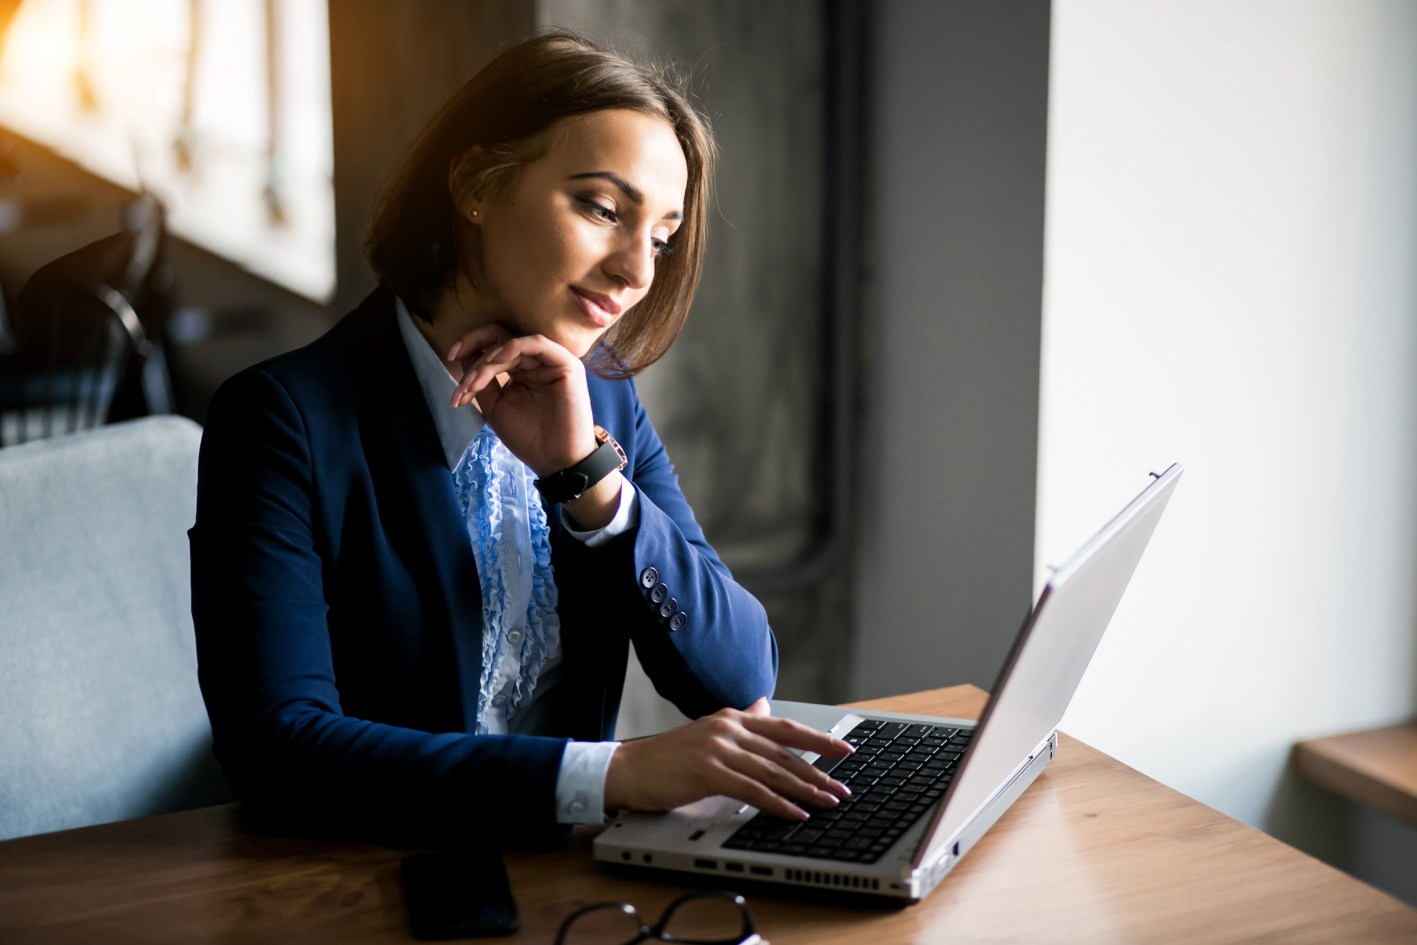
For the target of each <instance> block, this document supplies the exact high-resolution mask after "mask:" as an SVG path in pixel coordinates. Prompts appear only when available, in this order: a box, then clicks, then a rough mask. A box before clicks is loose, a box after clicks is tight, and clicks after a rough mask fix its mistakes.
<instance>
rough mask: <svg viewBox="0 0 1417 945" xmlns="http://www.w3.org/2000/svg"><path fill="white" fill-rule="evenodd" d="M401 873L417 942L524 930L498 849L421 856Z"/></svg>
mask: <svg viewBox="0 0 1417 945" xmlns="http://www.w3.org/2000/svg"><path fill="white" fill-rule="evenodd" d="M399 872H400V874H401V875H402V876H403V892H404V898H405V899H407V900H408V922H409V925H411V926H412V927H413V935H414V937H415V938H423V939H438V938H473V937H476V936H484V935H510V934H511V933H512V932H515V931H516V930H517V929H519V928H521V925H522V920H521V919H520V918H519V917H518V916H517V902H516V900H515V899H513V898H512V887H511V884H510V883H508V882H507V869H506V867H505V866H503V865H502V854H501V853H499V852H497V851H496V850H458V851H449V852H442V853H415V854H413V855H412V856H406V857H404V859H403V864H402V866H401V867H400V870H399Z"/></svg>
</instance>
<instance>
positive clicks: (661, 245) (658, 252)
mask: <svg viewBox="0 0 1417 945" xmlns="http://www.w3.org/2000/svg"><path fill="white" fill-rule="evenodd" d="M650 244H651V245H652V246H654V258H655V259H667V258H668V257H670V256H673V255H674V247H673V246H670V245H669V244H668V243H666V242H665V241H664V240H650Z"/></svg>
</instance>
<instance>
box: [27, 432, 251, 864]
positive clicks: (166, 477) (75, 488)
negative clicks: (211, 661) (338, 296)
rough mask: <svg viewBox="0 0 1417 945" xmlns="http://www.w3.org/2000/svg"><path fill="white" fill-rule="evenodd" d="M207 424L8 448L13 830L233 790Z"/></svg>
mask: <svg viewBox="0 0 1417 945" xmlns="http://www.w3.org/2000/svg"><path fill="white" fill-rule="evenodd" d="M200 442H201V428H199V427H198V426H197V425H196V424H194V423H192V422H191V421H188V420H184V419H180V418H177V417H154V418H149V419H145V420H137V421H133V422H130V423H121V424H115V425H113V426H108V427H102V428H100V429H97V430H92V431H89V432H85V433H78V434H74V435H72V436H64V437H59V438H56V439H51V440H41V441H38V442H35V443H29V444H25V445H23V446H15V447H10V448H8V449H3V450H0V838H6V837H15V836H23V835H27V834H32V833H42V832H47V831H51V830H63V829H67V828H70V827H80V826H85V825H88V824H95V823H104V822H107V821H113V820H124V819H127V818H130V817H142V816H147V815H150V814H157V813H164V812H167V811H172V810H179V809H182V808H184V807H194V806H201V805H202V804H204V803H206V804H213V803H220V802H222V801H225V800H230V799H231V795H230V791H229V789H228V788H227V787H226V784H225V781H224V780H223V779H222V777H221V774H220V769H219V768H218V767H217V765H216V762H215V760H214V759H213V758H212V756H211V728H210V725H209V724H208V721H207V714H206V709H205V706H204V705H203V703H202V696H201V691H200V689H199V688H198V685H197V657H196V644H195V640H194V636H193V631H192V616H191V589H190V581H189V577H188V575H189V563H188V551H187V536H186V531H187V529H188V528H190V527H191V525H192V521H193V519H194V517H195V510H196V491H197V451H198V446H199V444H200Z"/></svg>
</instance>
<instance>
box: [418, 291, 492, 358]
mask: <svg viewBox="0 0 1417 945" xmlns="http://www.w3.org/2000/svg"><path fill="white" fill-rule="evenodd" d="M428 314H429V315H430V316H431V317H432V319H433V323H432V324H431V325H430V324H429V323H428V322H425V321H424V320H423V319H421V318H415V319H414V320H413V324H414V325H416V326H418V331H419V333H420V334H422V335H423V337H424V338H426V339H427V340H428V344H429V346H431V347H432V348H433V351H434V352H435V353H436V354H437V355H438V357H439V358H442V359H443V364H444V365H445V366H446V367H447V369H448V373H450V374H452V375H453V378H454V380H459V381H460V380H462V362H461V361H448V360H447V355H448V350H449V349H450V348H452V346H453V343H454V342H456V341H457V340H458V339H459V338H461V337H462V336H463V335H466V334H467V333H468V332H470V331H473V330H475V329H478V328H481V327H482V326H483V325H490V324H491V323H492V322H495V321H499V320H500V319H499V318H498V316H499V315H500V314H501V313H500V311H499V310H498V307H497V306H496V304H495V303H494V302H493V301H492V300H491V299H489V298H487V297H486V296H483V295H481V294H479V293H477V292H474V291H473V289H472V287H471V286H470V285H468V284H467V281H466V280H465V279H464V278H463V276H462V273H458V277H457V282H456V283H455V284H454V285H452V286H449V287H447V288H445V289H443V290H442V291H441V292H440V293H438V297H437V298H436V299H435V300H434V301H433V304H432V305H431V306H430V307H429V312H428Z"/></svg>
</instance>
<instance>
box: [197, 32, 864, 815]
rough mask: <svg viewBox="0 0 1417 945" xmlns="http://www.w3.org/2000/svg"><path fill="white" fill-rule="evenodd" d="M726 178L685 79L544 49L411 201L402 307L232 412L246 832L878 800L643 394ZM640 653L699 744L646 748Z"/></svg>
mask: <svg viewBox="0 0 1417 945" xmlns="http://www.w3.org/2000/svg"><path fill="white" fill-rule="evenodd" d="M711 156H712V142H711V139H710V137H709V133H708V130H707V128H706V126H705V125H704V123H703V121H702V120H701V119H700V118H699V116H698V115H696V114H695V112H694V110H693V109H692V108H691V107H690V106H689V105H688V103H687V102H686V101H685V99H684V98H683V97H682V96H681V95H680V94H679V93H677V92H676V91H675V90H674V89H672V88H671V87H670V86H669V85H668V84H666V82H665V81H663V80H662V79H661V78H659V77H657V76H655V75H652V74H650V73H647V72H645V71H643V70H640V69H638V68H636V67H635V66H633V65H631V64H629V63H627V62H625V61H624V60H622V59H620V58H618V57H616V56H613V55H611V54H609V53H606V52H604V51H602V50H599V49H598V48H596V47H594V46H592V45H590V44H588V43H586V42H584V41H582V40H580V39H578V38H575V37H572V36H567V35H553V36H545V37H540V38H536V39H532V40H529V41H527V42H524V43H522V44H520V45H518V46H516V47H513V48H511V49H509V50H508V51H506V52H505V53H503V54H502V55H501V56H499V57H498V58H497V59H496V60H495V61H494V62H492V63H491V64H490V65H488V66H487V67H486V68H485V69H483V70H482V71H481V72H480V73H478V74H477V75H476V76H474V77H473V78H472V79H471V80H470V81H469V82H468V83H467V84H466V85H465V86H464V87H463V88H462V89H461V90H459V91H458V92H457V93H456V94H455V95H454V96H453V98H452V99H451V100H450V101H449V102H448V103H447V105H446V106H445V107H444V108H443V109H442V111H441V112H440V113H439V114H438V115H437V116H436V117H435V118H434V119H433V120H432V122H431V123H430V124H429V126H428V127H427V128H426V129H425V131H424V132H423V133H422V135H420V137H419V138H418V140H417V141H416V142H415V144H414V145H413V147H412V148H411V150H410V151H409V153H408V154H407V155H406V156H405V158H404V159H403V161H402V163H401V164H400V166H399V167H398V168H397V169H396V171H395V173H394V174H393V175H392V176H391V178H390V180H389V182H388V183H387V184H386V186H385V188H384V190H383V192H382V194H381V198H380V201H379V204H378V206H377V208H376V211H375V214H374V218H373V224H372V226H371V230H370V235H369V238H368V244H367V245H368V255H369V260H370V262H371V264H372V265H373V267H374V270H375V272H377V273H378V275H379V277H380V280H381V285H380V287H379V288H378V289H377V290H376V291H375V292H374V293H373V294H372V295H370V296H369V297H368V298H367V299H365V301H364V302H363V303H362V304H361V305H360V306H359V307H358V308H357V309H356V310H355V311H353V312H352V313H350V314H349V315H348V316H346V317H345V318H344V319H343V320H341V322H340V323H339V324H338V325H337V326H336V327H335V328H334V329H333V330H331V331H330V332H329V333H328V334H327V335H325V336H324V337H323V338H321V339H320V340H318V341H316V342H315V343H314V344H312V345H310V346H309V347H307V348H304V349H301V350H299V351H295V352H292V353H290V354H287V355H284V356H282V357H279V358H276V359H274V360H272V361H268V362H266V363H264V364H262V365H258V366H257V367H255V368H252V369H250V370H248V371H245V372H243V373H241V374H239V375H237V376H236V377H234V378H232V379H231V380H230V381H228V382H227V383H226V384H225V385H223V386H222V388H221V390H219V391H218V393H217V395H216V397H215V398H214V399H213V401H212V405H211V408H210V411H209V419H208V426H207V430H206V434H205V436H204V438H203V443H202V456H201V466H200V472H199V488H198V502H197V522H196V525H195V527H194V528H193V529H192V532H191V546H192V593H193V616H194V618H195V621H196V628H197V643H198V657H199V664H200V666H199V671H200V678H201V683H202V691H203V694H204V696H205V698H206V701H207V708H208V712H209V714H210V716H211V720H212V728H213V733H214V736H215V750H216V752H217V755H218V757H219V758H220V759H221V761H222V764H223V766H224V768H225V770H226V772H227V776H228V779H229V780H230V782H231V784H232V786H233V787H234V788H235V790H236V792H237V794H238V795H239V796H240V797H241V799H242V800H243V802H244V803H245V805H246V806H247V808H248V809H249V810H251V811H252V812H254V813H256V814H258V815H264V816H265V817H267V818H271V819H275V820H277V821H279V822H283V823H284V824H286V825H288V826H293V827H296V828H297V829H302V830H322V831H335V832H339V833H351V832H358V833H364V834H368V833H371V832H372V833H374V834H376V835H379V836H384V837H389V838H397V839H401V840H410V839H416V838H423V839H426V840H428V841H435V842H446V841H448V840H455V839H457V838H464V837H478V838H482V839H492V840H495V841H497V842H504V843H539V842H543V840H544V839H545V838H547V837H548V836H554V835H557V834H558V833H559V832H562V831H564V829H565V828H564V826H558V825H564V824H569V823H599V822H601V821H602V820H603V817H604V811H606V810H615V809H621V808H629V809H640V810H666V809H669V808H671V807H675V806H678V805H680V804H684V803H687V802H689V801H693V800H696V799H698V798H700V797H705V796H708V795H713V794H727V795H730V796H733V797H736V798H740V799H742V800H743V801H746V802H748V803H751V804H754V805H756V806H758V807H760V808H762V809H764V810H766V811H769V812H771V813H774V814H777V815H779V816H783V817H794V818H803V817H805V816H806V815H805V813H804V812H803V811H802V809H801V807H799V806H798V805H799V804H810V805H817V806H826V805H832V804H835V803H836V800H837V798H838V797H842V796H845V795H846V794H847V793H848V792H847V789H846V788H845V787H844V786H842V785H841V784H839V783H837V782H836V781H834V780H832V779H831V778H829V777H827V776H826V775H824V774H822V773H821V772H819V771H817V770H816V769H814V768H812V767H811V766H810V765H808V764H806V763H805V762H803V761H802V760H801V759H800V758H799V757H798V756H797V755H795V754H794V753H792V752H791V751H789V750H788V749H790V748H799V749H807V750H812V751H817V752H821V753H824V754H828V755H831V756H833V757H839V756H841V755H842V754H845V753H846V752H847V751H849V750H850V749H849V746H847V745H846V744H845V743H844V742H840V741H837V740H835V739H830V738H827V737H826V736H825V735H822V734H820V733H817V732H813V731H811V730H810V729H807V728H805V727H803V726H800V725H797V724H796V723H793V722H790V721H787V720H781V719H772V718H770V717H768V714H767V702H766V697H767V696H768V695H770V694H771V691H772V688H773V685H774V679H775V674H776V668H777V667H776V663H777V650H776V645H775V643H774V641H773V638H772V632H771V630H770V629H769V628H768V626H767V620H766V615H765V613H764V611H763V609H762V607H761V605H759V604H758V602H757V601H756V600H754V599H753V597H752V596H751V595H749V594H748V593H747V592H746V591H744V590H743V589H742V588H741V587H739V586H738V585H737V584H736V583H734V581H733V579H732V577H731V576H730V575H729V573H728V570H727V569H726V568H725V567H724V566H723V564H722V563H721V562H720V561H719V559H718V557H717V555H716V554H715V553H714V551H713V549H712V548H711V547H709V545H708V544H707V542H705V540H704V538H703V533H702V531H701V530H700V529H699V527H698V525H697V523H696V522H695V521H694V517H693V514H692V513H691V511H690V510H689V507H688V505H687V504H686V503H685V501H684V498H683V496H682V494H681V493H680V492H679V488H678V484H677V479H676V478H675V476H674V473H673V469H672V467H671V466H670V464H669V462H668V459H667V458H666V456H665V452H664V447H663V446H662V445H661V443H660V441H659V438H658V437H657V436H656V435H655V432H654V428H653V426H652V425H651V424H650V422H649V420H648V419H647V418H646V416H645V413H644V410H643V409H642V408H641V407H640V405H639V402H638V400H637V398H636V394H635V387H634V382H633V380H632V379H631V378H632V376H633V375H634V374H635V373H636V372H637V371H639V370H641V369H642V368H644V367H645V366H647V365H649V364H650V363H652V362H653V361H654V360H656V359H657V358H658V357H660V356H661V355H662V354H663V353H664V351H665V350H666V349H667V348H668V346H669V344H670V343H671V342H672V341H673V339H674V337H675V335H676V334H677V332H678V330H679V328H680V326H681V325H682V323H683V320H684V317H685V314H686V313H687V311H688V308H689V303H690V301H691V299H692V296H693V292H694V287H695V284H696V282H697V279H698V274H699V268H700V264H701V261H702V257H703V245H704V230H705V221H704V214H705V212H706V208H707V196H708V192H709V175H710V164H711ZM587 365H589V367H590V368H591V371H590V372H589V373H588V372H587ZM631 640H633V641H634V644H635V649H636V651H637V653H638V655H639V657H640V660H641V662H642V663H643V664H644V666H645V669H646V671H647V672H648V673H649V675H650V677H651V678H652V679H653V680H654V683H655V686H656V688H658V690H659V691H660V692H661V693H663V694H664V695H665V696H666V697H668V698H670V699H671V700H673V701H674V702H675V704H676V705H678V706H679V708H680V709H681V710H682V711H683V712H684V713H685V714H686V715H688V716H690V717H693V718H697V719H698V721H696V722H694V723H692V724H689V725H685V726H683V727H681V728H678V729H675V730H673V731H671V732H667V733H665V734H663V735H659V736H656V737H653V738H647V739H642V740H637V741H634V742H628V743H625V744H623V745H620V744H617V743H615V742H613V741H610V739H611V737H612V736H613V733H614V729H615V717H616V712H617V710H618V707H619V700H620V691H621V688H622V685H623V682H624V675H625V666H626V660H627V657H628V645H629V642H630V641H631Z"/></svg>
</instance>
